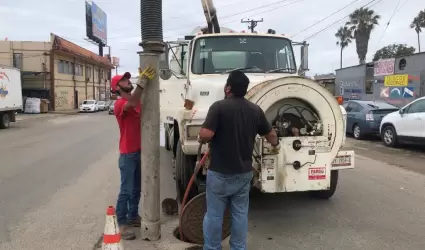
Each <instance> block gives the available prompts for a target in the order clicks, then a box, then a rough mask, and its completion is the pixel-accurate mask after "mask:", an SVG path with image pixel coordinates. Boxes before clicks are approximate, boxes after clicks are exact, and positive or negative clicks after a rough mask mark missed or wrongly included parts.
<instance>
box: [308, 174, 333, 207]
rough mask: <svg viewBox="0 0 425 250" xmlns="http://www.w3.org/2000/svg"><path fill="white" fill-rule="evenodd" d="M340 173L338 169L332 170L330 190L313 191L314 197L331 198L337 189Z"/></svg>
mask: <svg viewBox="0 0 425 250" xmlns="http://www.w3.org/2000/svg"><path fill="white" fill-rule="evenodd" d="M338 174H339V173H338V170H332V171H331V186H330V188H329V189H328V190H320V191H311V192H310V194H311V195H312V197H314V198H317V199H324V200H327V199H329V198H331V197H332V196H333V195H334V193H335V191H336V186H337V184H338Z"/></svg>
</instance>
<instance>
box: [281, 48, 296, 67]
mask: <svg viewBox="0 0 425 250" xmlns="http://www.w3.org/2000/svg"><path fill="white" fill-rule="evenodd" d="M277 68H280V69H290V70H291V69H295V65H294V59H293V55H292V48H291V50H290V49H289V48H288V46H285V47H284V48H283V49H282V50H280V51H279V54H278V66H277Z"/></svg>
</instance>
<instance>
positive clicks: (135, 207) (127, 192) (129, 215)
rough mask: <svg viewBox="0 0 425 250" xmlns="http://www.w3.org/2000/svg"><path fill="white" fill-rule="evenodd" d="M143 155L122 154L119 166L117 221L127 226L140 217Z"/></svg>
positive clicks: (138, 153) (137, 153)
mask: <svg viewBox="0 0 425 250" xmlns="http://www.w3.org/2000/svg"><path fill="white" fill-rule="evenodd" d="M140 158H141V153H140V152H136V153H129V154H120V157H119V160H118V165H119V168H120V174H121V186H120V193H119V194H118V201H117V221H118V224H119V225H125V224H127V223H128V220H131V219H135V218H137V216H139V202H140V192H141V178H142V177H141V162H140Z"/></svg>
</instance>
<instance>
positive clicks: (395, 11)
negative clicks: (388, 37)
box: [375, 0, 409, 51]
mask: <svg viewBox="0 0 425 250" xmlns="http://www.w3.org/2000/svg"><path fill="white" fill-rule="evenodd" d="M407 1H409V0H406V1H405V2H404V3H403V4H402V5H401V6H400V8H398V6H399V5H400V2H401V0H398V3H397V5H396V7H395V8H394V11H393V14H392V15H391V16H390V18H389V19H388V22H387V25H386V26H385V29H384V32H382V35H381V37H380V38H379V40H378V43H377V44H376V46H375V51H376V50H377V49H378V46H379V44H380V43H381V41H382V38H384V36H385V34H386V32H387V29H388V26H390V22H391V20H392V19H393V17H394V16H395V14H396V13H397V12H399V11H400V9H401V8H403V6H404V5H405V4H406V3H407ZM397 8H398V9H397Z"/></svg>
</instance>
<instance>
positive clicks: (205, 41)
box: [160, 6, 354, 202]
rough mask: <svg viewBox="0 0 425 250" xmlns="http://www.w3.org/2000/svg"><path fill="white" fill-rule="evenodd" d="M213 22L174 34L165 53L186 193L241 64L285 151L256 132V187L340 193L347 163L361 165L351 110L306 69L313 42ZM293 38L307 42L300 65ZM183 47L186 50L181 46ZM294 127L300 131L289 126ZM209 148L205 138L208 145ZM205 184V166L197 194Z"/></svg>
mask: <svg viewBox="0 0 425 250" xmlns="http://www.w3.org/2000/svg"><path fill="white" fill-rule="evenodd" d="M204 9H205V6H204ZM210 10H211V8H210ZM206 15H207V14H206ZM208 20H209V21H211V18H210V19H208V17H207V21H208ZM213 21H214V20H213ZM208 24H209V28H208V33H209V34H202V33H200V34H197V35H195V36H192V37H189V36H187V37H186V39H185V41H177V42H169V43H168V44H169V47H168V50H167V51H166V53H164V54H163V57H162V58H161V60H160V69H161V74H160V78H161V83H160V85H161V87H160V105H161V108H160V112H161V122H162V123H164V126H165V129H164V131H165V139H166V143H165V147H166V149H167V150H170V151H173V153H174V156H175V180H176V188H177V199H178V201H179V202H181V200H182V198H183V194H184V192H185V190H186V188H187V186H188V183H189V180H190V178H191V175H192V173H193V170H194V168H195V164H196V161H197V155H198V145H199V144H198V141H197V136H198V133H199V131H200V128H201V125H202V123H203V122H204V120H205V117H206V115H207V112H208V109H209V107H210V106H211V104H212V103H214V102H215V101H218V100H221V99H223V98H224V85H225V83H226V79H227V77H228V73H229V72H231V71H232V70H235V69H239V70H242V71H243V72H245V74H246V75H247V76H248V77H249V79H250V85H249V89H248V93H247V95H246V96H245V98H246V99H248V100H250V101H252V102H253V103H256V104H257V105H259V106H260V107H261V108H262V109H263V110H264V112H265V114H266V117H267V118H268V120H269V121H270V123H271V124H272V125H273V127H274V129H275V130H276V131H277V134H278V136H279V140H280V144H281V150H280V152H279V153H278V154H272V153H271V151H270V146H271V145H270V144H269V143H267V141H266V140H265V139H263V138H261V137H258V138H257V139H256V141H255V150H254V152H253V156H252V157H253V166H252V168H253V171H254V178H253V181H252V185H253V187H255V188H258V189H260V190H261V191H262V192H265V193H278V192H298V191H309V192H311V194H313V196H315V197H318V198H324V199H328V198H330V197H331V196H333V194H334V193H335V190H336V187H337V182H338V173H339V171H340V170H343V169H351V168H354V151H343V150H341V148H342V146H343V145H344V143H345V124H346V113H345V110H344V109H343V108H342V106H340V105H339V103H338V102H337V100H336V98H335V97H334V96H332V95H331V93H330V92H329V91H327V90H326V89H325V88H323V87H322V86H320V85H319V84H317V83H316V82H314V81H313V80H311V79H308V78H305V77H303V76H302V75H304V72H305V71H306V70H308V58H307V54H308V53H307V51H308V44H306V43H305V42H303V43H297V42H293V41H291V40H289V39H288V38H286V37H285V36H283V35H278V34H261V33H235V32H231V33H220V31H219V27H218V23H213V24H212V25H210V22H209V23H208ZM217 30H218V32H217ZM204 33H205V32H204ZM273 33H274V32H273ZM293 45H297V46H298V45H301V58H300V61H301V66H300V67H299V69H298V70H297V67H296V62H295V57H294V50H293ZM176 47H178V48H180V52H183V53H180V54H176V53H175V52H174V50H173V48H176ZM184 51H187V53H184ZM169 56H173V59H176V58H178V59H180V63H179V66H180V72H175V70H172V69H170V65H169V62H170V60H169ZM172 68H173V67H172ZM300 75H301V76H300ZM294 127H295V128H296V130H297V131H298V133H297V134H294V133H293V130H292V129H288V128H294ZM206 150H207V146H204V147H203V148H202V150H201V152H202V153H204V152H205V151H206ZM205 168H208V163H207V164H205ZM201 172H202V173H201ZM204 187H205V171H200V173H199V174H198V176H197V178H196V185H193V187H192V188H191V190H190V193H189V195H190V197H189V198H191V197H193V196H195V195H196V194H197V193H199V192H203V191H204Z"/></svg>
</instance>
